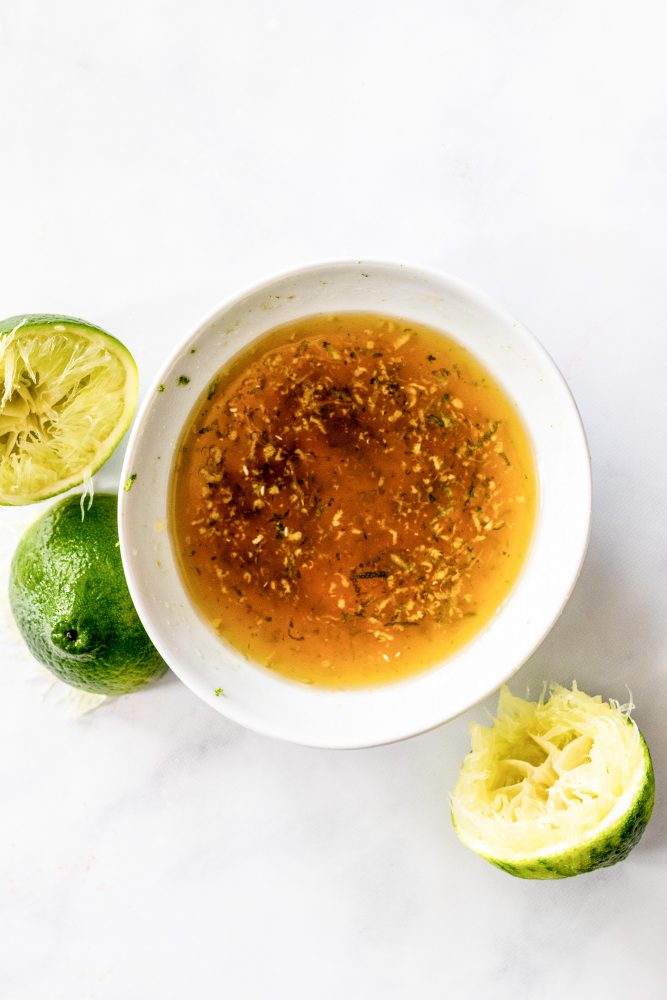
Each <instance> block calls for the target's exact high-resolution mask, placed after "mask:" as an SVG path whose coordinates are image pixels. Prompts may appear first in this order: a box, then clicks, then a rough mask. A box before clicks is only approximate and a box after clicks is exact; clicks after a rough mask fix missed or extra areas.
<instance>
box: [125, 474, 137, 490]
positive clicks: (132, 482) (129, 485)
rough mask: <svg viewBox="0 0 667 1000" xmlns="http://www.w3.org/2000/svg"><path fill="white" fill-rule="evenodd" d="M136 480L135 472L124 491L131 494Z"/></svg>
mask: <svg viewBox="0 0 667 1000" xmlns="http://www.w3.org/2000/svg"><path fill="white" fill-rule="evenodd" d="M136 478H137V474H136V472H133V473H132V475H131V476H128V479H127V482H126V483H125V486H123V489H124V490H125V492H126V493H129V492H130V490H131V489H132V487H133V486H134V483H135V480H136Z"/></svg>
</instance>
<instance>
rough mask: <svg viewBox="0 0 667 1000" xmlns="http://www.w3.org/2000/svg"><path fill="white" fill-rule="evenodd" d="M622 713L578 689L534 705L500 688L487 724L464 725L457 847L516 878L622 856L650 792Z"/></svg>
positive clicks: (644, 763)
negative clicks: (467, 738) (467, 737)
mask: <svg viewBox="0 0 667 1000" xmlns="http://www.w3.org/2000/svg"><path fill="white" fill-rule="evenodd" d="M629 711H630V706H625V707H622V706H620V705H618V704H617V703H615V702H611V703H605V702H603V701H602V699H600V698H590V697H589V696H588V695H586V694H584V693H583V692H581V691H579V690H578V689H577V687H576V685H573V688H572V690H571V691H569V690H567V689H566V688H562V687H558V686H554V687H552V689H551V695H550V698H549V699H548V700H545V699H541V700H540V702H538V703H533V702H528V701H524V700H523V699H521V698H515V697H514V696H513V695H511V694H510V693H509V691H507V690H506V689H504V690H503V692H502V693H501V699H500V704H499V710H498V717H497V719H496V720H495V722H494V724H493V726H492V727H490V728H489V727H482V726H473V727H472V746H473V748H472V751H471V753H470V754H468V757H467V758H466V760H465V761H464V764H463V767H462V769H461V774H460V776H459V779H458V782H457V785H456V788H455V790H454V793H453V795H452V819H453V822H454V827H455V829H456V832H457V834H458V836H459V838H460V839H461V841H462V842H463V843H464V844H465V845H466V846H467V847H469V848H470V849H471V850H473V851H475V853H477V854H479V855H480V856H481V857H483V858H484V859H485V860H487V861H489V862H490V863H491V864H493V865H495V866H496V867H498V868H502V869H503V870H504V871H507V872H509V873H510V874H512V875H516V876H519V877H522V878H533V879H554V878H566V877H568V876H572V875H578V874H581V873H583V872H588V871H593V870H595V869H597V868H602V867H607V866H609V865H613V864H616V863H617V862H618V861H621V860H623V858H625V857H627V855H628V854H629V853H630V851H631V850H632V848H633V847H634V846H635V845H636V844H637V842H638V841H639V839H640V837H641V835H642V833H643V832H644V829H645V828H646V825H647V823H648V821H649V818H650V815H651V811H652V808H653V799H654V793H655V778H654V773H653V766H652V762H651V757H650V754H649V751H648V747H647V746H646V743H645V741H644V739H643V737H642V735H641V733H640V732H639V729H638V728H637V726H636V724H635V723H634V722H633V720H632V719H630V718H629Z"/></svg>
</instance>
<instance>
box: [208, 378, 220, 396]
mask: <svg viewBox="0 0 667 1000" xmlns="http://www.w3.org/2000/svg"><path fill="white" fill-rule="evenodd" d="M217 388H218V380H217V378H216V379H213V381H212V382H211V384H210V385H209V387H208V394H207V396H206V398H207V399H213V397H214V396H215V390H216V389H217Z"/></svg>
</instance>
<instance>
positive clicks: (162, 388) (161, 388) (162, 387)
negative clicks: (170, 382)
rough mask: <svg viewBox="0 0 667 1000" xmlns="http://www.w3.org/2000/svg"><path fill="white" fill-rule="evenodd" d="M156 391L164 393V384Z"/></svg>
mask: <svg viewBox="0 0 667 1000" xmlns="http://www.w3.org/2000/svg"><path fill="white" fill-rule="evenodd" d="M156 391H157V392H164V386H163V385H162V383H160V385H159V386H158V387H157V390H156Z"/></svg>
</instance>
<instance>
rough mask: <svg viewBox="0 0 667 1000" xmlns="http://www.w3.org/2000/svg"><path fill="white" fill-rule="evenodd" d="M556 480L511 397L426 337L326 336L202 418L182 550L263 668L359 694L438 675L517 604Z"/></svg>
mask: <svg viewBox="0 0 667 1000" xmlns="http://www.w3.org/2000/svg"><path fill="white" fill-rule="evenodd" d="M535 505H536V479H535V471H534V466H533V459H532V454H531V449H530V445H529V443H528V439H527V435H526V432H525V430H524V428H523V426H522V424H521V421H520V418H519V416H518V414H517V412H516V410H515V408H514V406H513V404H512V403H511V401H510V400H509V399H508V398H507V396H506V395H505V393H504V392H503V390H502V389H501V388H500V387H499V386H498V385H497V384H495V382H494V381H493V380H492V378H491V377H490V375H489V374H488V373H487V372H486V371H485V370H483V369H482V367H481V366H480V365H479V364H478V362H477V361H476V360H475V359H474V358H473V357H472V356H471V355H470V354H469V353H468V352H467V351H466V350H465V349H464V348H463V347H461V346H460V345H458V344H456V343H455V342H454V341H452V340H451V339H449V338H448V337H446V336H445V335H443V334H442V333H439V332H437V331H435V330H431V329H428V328H425V327H422V326H420V325H419V324H415V323H410V322H408V321H404V320H400V319H396V318H389V317H384V316H376V315H369V314H357V313H341V314H339V315H335V316H325V315H321V316H320V315H318V316H311V317H309V318H307V319H302V320H299V321H298V322H296V323H291V324H289V325H286V326H284V327H279V328H277V329H276V330H273V331H271V332H270V333H269V334H267V335H266V336H265V337H263V338H261V339H260V340H259V341H256V342H255V343H254V344H253V345H252V346H251V347H250V348H247V349H246V350H244V351H242V352H241V353H240V354H238V355H237V356H236V357H235V358H234V359H233V360H232V361H231V362H230V363H229V364H228V365H227V366H226V367H225V368H224V369H223V370H222V371H221V372H219V373H218V375H217V376H216V378H215V379H213V380H212V383H211V386H210V388H209V391H208V393H207V395H206V396H205V397H204V399H203V400H200V402H199V403H198V405H197V406H196V408H195V411H194V414H193V416H192V418H191V420H190V422H189V424H188V426H187V428H186V430H185V433H184V436H183V439H182V441H181V444H180V446H179V449H178V454H177V457H176V461H175V467H174V473H173V498H172V511H171V532H172V537H173V539H174V543H175V546H176V549H177V552H178V557H179V562H180V565H181V568H182V572H183V576H184V578H185V580H186V582H187V585H188V588H189V591H190V593H191V595H192V599H193V601H194V603H195V605H196V606H197V607H198V608H199V610H200V611H201V613H202V614H203V616H204V617H205V618H206V619H207V620H208V621H209V622H210V623H211V625H212V626H213V627H214V628H215V629H217V630H218V632H219V633H220V635H222V636H224V637H225V638H226V639H227V640H228V641H229V642H230V643H231V644H232V645H234V646H235V647H236V648H238V649H239V650H240V651H241V652H242V653H243V654H244V655H246V656H247V657H248V658H249V659H250V660H252V661H255V662H256V663H259V664H262V665H264V666H266V667H268V668H270V669H271V670H275V671H278V672H279V673H281V674H284V675H287V676H289V677H291V678H294V679H295V680H299V681H303V682H305V683H311V684H319V685H325V686H329V687H331V686H335V687H352V686H359V685H368V684H374V683H380V682H386V681H389V680H393V679H396V678H399V677H404V676H406V675H408V674H413V673H416V672H417V671H420V670H423V669H425V668H427V667H429V666H431V665H433V664H434V663H435V662H437V661H439V660H440V659H442V658H443V657H445V656H446V655H448V654H449V653H451V652H453V651H454V650H456V649H457V648H458V647H460V646H461V645H462V644H463V643H465V642H466V641H467V640H468V639H469V638H470V637H471V636H472V635H474V633H475V632H477V631H478V630H479V629H480V628H481V627H482V626H483V625H484V624H485V623H486V622H487V621H488V620H489V618H490V617H491V616H492V615H493V613H494V612H495V611H496V610H497V608H498V606H499V605H500V604H501V603H502V601H503V600H504V599H505V598H506V596H507V594H508V592H509V590H510V588H511V587H512V584H513V583H514V581H515V579H516V577H517V575H518V573H519V570H520V568H521V565H522V562H523V559H524V557H525V554H526V551H527V548H528V544H529V540H530V535H531V530H532V526H533V521H534V516H535Z"/></svg>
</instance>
